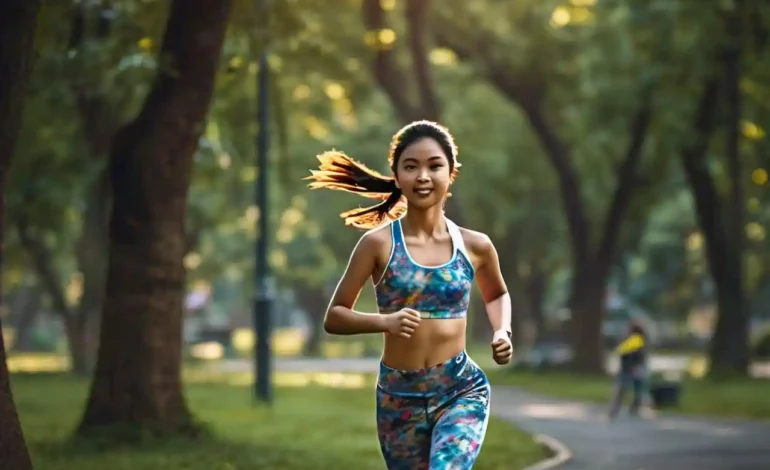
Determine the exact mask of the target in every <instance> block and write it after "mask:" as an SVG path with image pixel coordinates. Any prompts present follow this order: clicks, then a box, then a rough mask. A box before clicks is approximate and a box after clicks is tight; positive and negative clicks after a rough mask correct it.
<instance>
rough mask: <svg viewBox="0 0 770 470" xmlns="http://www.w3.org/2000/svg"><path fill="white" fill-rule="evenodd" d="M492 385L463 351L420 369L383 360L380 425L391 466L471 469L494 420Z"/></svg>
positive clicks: (404, 469)
mask: <svg viewBox="0 0 770 470" xmlns="http://www.w3.org/2000/svg"><path fill="white" fill-rule="evenodd" d="M489 398H490V386H489V381H488V380H487V377H486V375H485V374H484V372H483V371H482V370H481V369H480V368H479V366H478V365H476V363H475V362H473V360H472V359H470V358H469V357H468V356H467V354H466V353H465V352H461V353H460V354H458V355H457V356H455V357H453V358H452V359H450V360H448V361H446V362H445V363H443V364H439V365H437V366H433V367H429V368H427V369H420V370H415V371H402V370H396V369H391V368H390V367H388V366H386V365H385V364H382V363H380V374H379V377H378V380H377V430H378V435H379V440H380V449H381V450H382V455H383V457H384V458H385V465H386V466H387V468H388V470H468V469H471V468H472V467H473V464H474V462H475V461H476V458H477V457H478V455H479V451H480V450H481V444H482V442H483V441H484V434H485V433H486V430H487V423H488V422H489Z"/></svg>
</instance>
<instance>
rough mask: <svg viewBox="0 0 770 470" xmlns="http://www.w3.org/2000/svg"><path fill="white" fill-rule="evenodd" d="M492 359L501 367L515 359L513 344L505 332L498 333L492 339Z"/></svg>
mask: <svg viewBox="0 0 770 470" xmlns="http://www.w3.org/2000/svg"><path fill="white" fill-rule="evenodd" d="M491 346H492V358H493V359H494V360H495V362H496V363H497V364H499V365H501V366H502V365H505V364H508V363H509V362H511V358H513V344H512V343H511V339H510V338H509V337H508V332H507V331H505V330H500V331H496V332H495V334H494V336H493V337H492V343H491Z"/></svg>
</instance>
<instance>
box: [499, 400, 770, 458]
mask: <svg viewBox="0 0 770 470" xmlns="http://www.w3.org/2000/svg"><path fill="white" fill-rule="evenodd" d="M492 393H493V396H492V411H493V413H494V414H495V415H497V416H500V417H501V418H504V419H506V420H508V421H511V422H513V423H515V424H516V425H517V426H519V427H520V428H522V429H524V430H526V431H528V432H530V433H533V434H546V435H549V436H551V437H554V438H556V439H558V440H559V441H561V442H562V443H564V444H565V445H566V446H567V447H569V448H570V450H571V451H572V453H573V459H572V460H571V461H570V462H568V463H566V464H565V465H563V466H561V467H559V468H560V469H563V470H681V469H690V468H692V469H698V470H728V469H729V470H768V469H770V424H761V423H754V422H746V421H737V420H706V419H696V418H685V417H679V416H676V417H675V416H668V415H666V416H660V417H657V418H653V419H640V418H631V417H628V416H625V415H623V414H621V415H620V417H618V418H617V419H616V420H615V421H612V422H607V420H606V419H605V418H604V411H605V410H604V409H603V408H601V407H598V406H594V405H587V404H584V403H578V402H572V401H565V400H557V399H550V398H544V397H540V396H535V395H531V394H528V393H526V392H523V391H520V390H517V389H515V388H509V387H499V386H498V387H495V388H493V392H492Z"/></svg>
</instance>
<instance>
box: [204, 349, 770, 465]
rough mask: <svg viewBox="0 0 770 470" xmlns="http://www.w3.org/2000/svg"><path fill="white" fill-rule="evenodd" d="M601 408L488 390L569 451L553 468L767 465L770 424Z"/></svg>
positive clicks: (294, 366)
mask: <svg viewBox="0 0 770 470" xmlns="http://www.w3.org/2000/svg"><path fill="white" fill-rule="evenodd" d="M378 363H379V361H378V359H375V358H361V359H284V358H281V359H277V360H276V361H275V371H276V372H308V373H312V372H332V373H334V372H339V373H353V374H355V373H372V372H374V371H376V370H377V367H378ZM251 367H252V365H251V363H250V361H244V360H229V361H224V362H223V363H220V364H219V365H218V366H217V369H219V370H221V371H229V372H239V371H241V372H242V371H250V370H251ZM482 367H483V365H482ZM768 393H769V395H768V396H769V397H770V392H768ZM769 399H770V398H769ZM605 411H606V409H605V408H603V407H601V406H597V405H592V404H586V403H581V402H576V401H570V400H563V399H557V398H551V397H546V396H541V395H533V394H531V393H527V392H525V391H523V390H521V389H517V388H515V387H505V386H493V389H492V413H493V414H494V415H496V416H498V417H500V418H502V419H505V420H507V421H509V422H511V423H513V424H515V425H516V426H518V427H519V428H521V429H524V430H525V431H527V432H529V433H531V434H535V435H537V434H541V435H546V436H549V437H551V438H554V439H556V440H558V441H560V442H561V443H562V444H564V445H565V446H566V447H568V448H569V450H570V452H571V453H572V459H571V460H569V461H568V462H567V463H565V464H563V465H561V466H559V467H557V468H558V469H559V470H681V469H683V468H684V469H698V470H770V423H759V422H752V421H742V420H730V419H706V418H694V417H683V416H675V415H669V414H665V415H661V416H658V417H656V418H652V419H641V418H636V419H635V418H631V417H628V416H625V415H624V414H623V413H621V415H620V416H619V417H618V418H617V419H616V420H614V421H612V422H608V421H607V420H606V419H605Z"/></svg>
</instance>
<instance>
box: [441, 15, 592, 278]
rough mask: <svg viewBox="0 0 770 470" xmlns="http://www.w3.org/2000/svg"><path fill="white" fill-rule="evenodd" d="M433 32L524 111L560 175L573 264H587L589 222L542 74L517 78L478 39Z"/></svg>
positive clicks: (444, 32)
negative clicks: (549, 111) (545, 106)
mask: <svg viewBox="0 0 770 470" xmlns="http://www.w3.org/2000/svg"><path fill="white" fill-rule="evenodd" d="M436 34H437V38H438V42H439V43H440V44H441V45H443V46H444V47H447V48H449V49H451V50H453V51H454V52H455V54H457V56H458V57H459V58H460V59H461V60H465V61H469V62H470V61H473V59H474V58H475V59H476V60H477V61H479V62H480V65H481V69H482V70H483V71H484V73H485V75H486V76H487V78H488V80H489V81H490V82H491V83H492V85H493V86H495V88H497V89H498V91H500V93H502V94H503V95H504V96H505V97H507V98H508V99H509V100H511V101H512V102H514V103H516V104H518V105H519V107H520V108H521V109H522V111H524V113H525V115H526V116H527V119H528V120H529V123H530V125H531V126H532V128H533V130H534V131H535V133H536V134H537V136H538V138H539V139H540V143H541V144H542V145H543V148H544V149H545V153H546V155H547V156H548V158H549V160H550V162H551V165H552V166H553V168H554V170H555V171H556V173H557V175H558V177H559V183H560V184H559V188H560V193H561V199H562V205H563V207H564V212H565V215H566V218H567V225H568V227H569V232H570V241H571V244H572V255H573V257H574V259H575V265H576V266H579V267H583V266H586V265H587V264H588V260H589V256H590V222H589V220H588V216H587V214H586V211H585V204H584V202H583V197H582V194H581V190H580V181H579V178H578V176H577V172H576V170H575V168H574V165H573V164H572V160H571V156H570V151H569V149H568V148H567V147H566V145H565V144H564V142H562V140H561V138H560V137H559V136H558V135H557V134H556V132H555V131H554V129H553V126H551V125H550V123H548V122H547V120H546V117H545V115H544V113H543V110H542V108H541V103H542V101H543V98H544V96H545V79H544V77H531V78H530V79H529V80H527V81H526V82H524V81H518V80H517V79H516V78H514V77H523V76H528V75H527V74H525V73H517V71H515V70H510V69H509V67H508V66H507V65H506V64H503V63H500V62H499V61H497V60H495V59H494V58H493V57H491V56H490V55H489V53H488V52H486V51H488V50H490V49H491V48H490V47H482V44H480V40H476V41H474V40H473V39H468V38H463V37H461V36H460V35H459V34H458V32H457V31H454V30H452V29H451V28H442V29H441V30H440V31H437V33H436ZM534 84H537V85H534Z"/></svg>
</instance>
